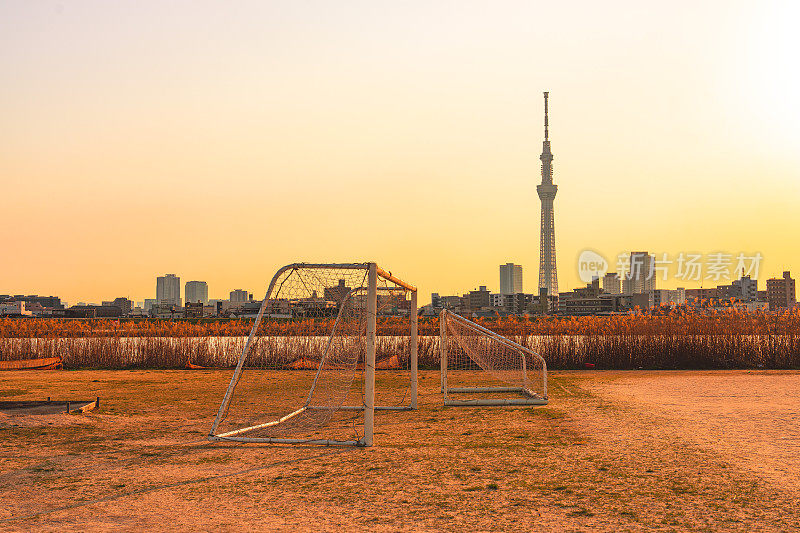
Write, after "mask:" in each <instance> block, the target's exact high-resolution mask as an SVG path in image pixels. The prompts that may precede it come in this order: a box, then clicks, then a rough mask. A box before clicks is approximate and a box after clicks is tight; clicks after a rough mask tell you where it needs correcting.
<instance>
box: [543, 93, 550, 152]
mask: <svg viewBox="0 0 800 533" xmlns="http://www.w3.org/2000/svg"><path fill="white" fill-rule="evenodd" d="M549 94H550V93H549V92H547V91H545V92H544V140H545V141H546V140H548V138H549V136H548V131H547V127H548V122H547V96H548V95H549Z"/></svg>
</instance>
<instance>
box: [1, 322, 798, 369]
mask: <svg viewBox="0 0 800 533" xmlns="http://www.w3.org/2000/svg"><path fill="white" fill-rule="evenodd" d="M476 322H478V323H480V324H482V325H483V326H485V327H487V328H489V329H492V330H494V331H497V332H498V333H500V334H502V335H506V336H508V337H509V338H512V339H513V340H515V341H517V342H519V343H520V344H523V345H525V346H528V347H530V348H532V349H533V350H535V351H537V352H538V353H540V354H541V355H542V356H543V357H544V358H545V360H546V361H547V363H548V366H549V367H550V368H558V369H568V368H583V367H584V366H585V364H586V363H593V364H595V365H596V367H597V368H608V369H631V368H648V369H680V368H685V369H715V368H719V369H722V368H775V369H786V368H800V310H797V309H795V310H792V311H786V312H783V313H766V312H763V311H756V312H743V311H737V310H727V311H724V312H720V313H706V312H702V311H690V310H687V309H678V310H674V311H671V312H665V313H662V314H653V315H644V314H630V315H618V316H611V317H578V318H558V317H543V318H531V319H528V318H524V317H504V318H480V319H476ZM331 326H332V321H331V320H330V319H322V320H302V321H291V320H285V321H272V322H267V323H264V324H263V325H262V328H261V331H260V333H262V334H265V335H268V336H269V338H262V339H260V341H259V342H258V343H257V344H256V345H255V347H254V349H253V352H252V356H251V359H250V361H251V363H252V364H253V365H254V366H260V367H264V368H287V367H291V366H292V365H293V364H294V363H296V362H297V361H298V360H301V359H304V360H308V361H315V360H319V356H320V354H321V353H322V350H323V344H324V343H321V341H320V337H323V336H324V335H326V333H327V332H328V331H329V330H330V328H331ZM251 327H252V321H251V320H207V321H203V320H201V321H182V320H178V321H170V320H103V319H100V320H60V319H8V318H6V319H0V360H13V359H24V358H29V357H50V356H56V355H60V356H62V357H63V358H64V364H65V366H66V367H67V368H110V369H123V368H182V367H185V366H186V365H187V363H191V364H195V365H201V366H210V367H229V366H231V365H233V364H234V362H235V361H236V358H237V357H238V355H239V354H240V353H241V350H242V348H243V346H244V341H245V338H244V336H245V335H247V333H248V332H249V330H250V328H251ZM407 328H408V322H407V320H402V319H394V318H380V319H379V323H378V334H379V335H380V336H379V338H378V360H379V362H380V361H381V360H384V359H387V358H389V357H391V356H392V355H395V354H397V353H407V351H408V349H407V340H406V339H403V338H402V337H401V336H400V335H403V334H405V333H406V331H407ZM438 328H439V325H438V320H436V319H435V318H434V319H421V320H420V334H421V337H420V343H419V354H420V365H421V366H423V367H429V368H435V367H437V366H438V364H439V363H438V338H437V337H436V335H437V334H438ZM406 363H407V361H406V360H403V359H401V361H400V364H401V365H404V364H406Z"/></svg>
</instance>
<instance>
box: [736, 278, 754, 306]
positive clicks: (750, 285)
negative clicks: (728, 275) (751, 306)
mask: <svg viewBox="0 0 800 533" xmlns="http://www.w3.org/2000/svg"><path fill="white" fill-rule="evenodd" d="M731 286H732V287H733V293H734V294H733V296H734V297H736V298H741V299H742V300H743V301H745V302H752V301H755V300H757V299H758V280H755V279H750V276H745V275H742V277H741V278H739V279H737V280H734V281H733V283H731Z"/></svg>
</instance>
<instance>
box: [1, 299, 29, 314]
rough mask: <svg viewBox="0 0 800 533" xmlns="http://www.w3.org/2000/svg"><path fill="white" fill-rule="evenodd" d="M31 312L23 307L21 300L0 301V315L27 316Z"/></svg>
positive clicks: (23, 303)
mask: <svg viewBox="0 0 800 533" xmlns="http://www.w3.org/2000/svg"><path fill="white" fill-rule="evenodd" d="M31 314H32V313H31V311H28V310H27V309H26V308H25V302H23V301H13V302H6V303H0V316H29V315H31Z"/></svg>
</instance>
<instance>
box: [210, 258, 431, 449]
mask: <svg viewBox="0 0 800 533" xmlns="http://www.w3.org/2000/svg"><path fill="white" fill-rule="evenodd" d="M300 268H302V269H354V270H355V269H360V270H365V269H366V270H367V287H356V288H353V289H351V290H350V291H349V293H348V294H347V296H346V298H351V297H353V296H354V295H355V294H356V293H358V292H363V291H364V290H366V293H367V295H366V318H367V328H366V339H365V342H366V361H365V364H364V384H363V385H364V403H363V405H341V406H338V407H325V406H313V405H309V403H310V401H311V398H312V395H313V391H314V387H315V386H316V382H317V378H318V377H319V374H320V371H321V369H322V366H323V364H324V362H325V356H323V357H322V359H321V360H320V363H319V366H318V368H317V374H316V376H315V379H314V384H313V385H312V388H311V390H310V391H309V394H308V399H307V400H306V404H305V405H304V406H303V407H301V408H299V409H297V410H295V411H292V412H291V413H288V414H287V415H285V416H283V417H281V418H278V419H276V420H272V421H270V422H266V423H263V424H257V425H253V426H249V427H244V428H239V429H235V430H232V431H227V432H224V433H218V432H217V428H218V426H219V424H220V423H221V422H222V420H223V418H224V416H225V412H226V410H227V408H228V406H229V404H230V401H231V398H232V396H233V392H234V389H235V388H236V384H237V382H238V379H239V376H240V375H241V373H242V371H243V370H244V363H245V360H246V359H247V354H248V352H249V348H250V345H251V344H252V342H253V340H254V338H255V337H256V333H257V331H258V327H259V325H260V324H261V321H262V319H263V317H264V312H265V310H266V308H267V305H268V302H269V300H270V297H271V296H272V295H273V292H274V290H275V284H276V282H277V281H278V279H280V277H281V275H282V274H284V273H285V272H286V271H287V270H291V269H300ZM378 278H381V279H383V280H386V281H388V282H391V283H393V284H394V285H395V286H397V287H401V288H403V289H405V290H407V291H408V292H409V293H410V297H411V302H410V312H409V319H410V322H411V324H410V326H411V328H410V329H411V331H410V337H411V338H410V360H409V366H410V368H409V370H410V380H411V382H410V396H411V398H410V403H409V405H407V406H390V405H377V406H376V405H375V347H376V330H377V312H378V292H379V290H381V289H382V290H392V288H385V287H381V288H379V287H378ZM395 290H396V289H395ZM343 310H344V305H342V306H341V307H340V309H339V313H338V314H337V317H336V321H335V323H334V326H333V328H332V330H331V332H330V333H329V337H328V339H329V340H328V345H329V346H330V339H331V338H332V336H333V334H334V332H335V331H336V326H337V325H338V323H339V320H340V318H341V315H342V312H343ZM417 331H418V318H417V288H416V287H415V286H413V285H411V284H409V283H406V282H405V281H403V280H401V279H399V278H397V277H395V276H393V275H392V273H391V272H389V271H386V270H384V269H382V268H380V267H379V266H378V265H377V263H374V262H369V263H292V264H289V265H286V266H284V267H281V268H280V269H278V271H277V272H276V273H275V275H274V276H273V277H272V280H271V281H270V284H269V288H268V289H267V293H266V295H265V296H264V300H263V301H262V302H261V307H260V308H259V311H258V315H257V316H256V320H255V322H254V323H253V327H252V328H251V330H250V335H249V336H248V338H247V342H246V343H245V346H244V349H243V350H242V354H241V355H240V356H239V360H238V362H237V364H236V369H235V370H234V374H233V376H232V377H231V381H230V383H229V384H228V388H227V389H226V391H225V397H224V398H223V400H222V403H221V405H220V407H219V411H218V412H217V415H216V417H215V419H214V423H213V424H212V426H211V430H210V431H209V434H208V440H211V441H233V442H251V443H279V444H316V445H326V446H372V445H373V440H374V428H375V411H376V410H400V411H402V410H415V409H417V384H418V361H417V360H418V354H417V351H418V350H417V347H418V334H417ZM326 355H327V350H326ZM314 409H341V410H352V411H364V431H363V436H362V437H361V438H360V439H358V440H331V439H303V438H279V437H247V436H244V435H243V434H245V433H247V432H248V431H252V430H256V429H260V428H265V427H269V426H275V425H278V424H280V423H282V422H285V421H287V420H289V419H291V418H294V417H296V416H298V415H300V414H301V413H303V412H305V411H306V410H314Z"/></svg>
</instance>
